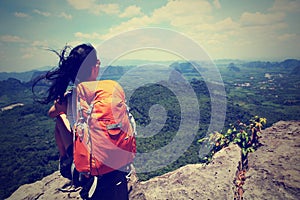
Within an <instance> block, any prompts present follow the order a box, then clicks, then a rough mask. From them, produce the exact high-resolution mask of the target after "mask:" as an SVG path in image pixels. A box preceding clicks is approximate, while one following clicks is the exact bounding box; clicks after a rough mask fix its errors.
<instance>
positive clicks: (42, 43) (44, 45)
mask: <svg viewBox="0 0 300 200" xmlns="http://www.w3.org/2000/svg"><path fill="white" fill-rule="evenodd" d="M31 46H33V47H40V48H47V47H48V46H49V44H48V42H47V41H38V40H35V41H33V42H32V43H31Z"/></svg>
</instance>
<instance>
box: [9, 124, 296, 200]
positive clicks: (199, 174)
mask: <svg viewBox="0 0 300 200" xmlns="http://www.w3.org/2000/svg"><path fill="white" fill-rule="evenodd" d="M260 141H261V143H262V146H261V147H260V148H259V149H258V150H257V151H256V152H254V153H251V154H249V156H248V162H249V163H248V166H249V169H248V170H247V172H246V174H245V175H246V177H245V181H244V184H243V188H242V198H243V199H244V200H250V199H251V200H252V199H260V200H262V199H298V195H297V194H299V193H300V156H299V150H300V121H280V122H277V123H276V124H274V125H273V126H272V127H270V128H267V129H265V130H263V131H262V138H261V139H260ZM240 158H241V156H240V149H239V147H237V146H236V145H230V146H229V147H227V148H224V149H222V150H221V151H220V152H218V153H216V154H215V155H214V157H213V160H212V162H211V163H209V164H207V165H206V164H191V165H186V166H184V167H181V168H179V169H177V170H175V171H173V172H169V173H167V174H164V175H162V176H159V177H155V178H152V179H150V180H148V181H144V182H138V181H137V182H136V181H134V180H132V181H131V182H130V183H129V184H130V185H131V186H133V189H132V190H131V192H130V199H133V200H152V199H162V200H163V199H169V200H170V199H176V200H178V199H201V200H202V199H237V198H241V196H240V197H237V196H236V193H237V187H236V185H235V180H236V178H237V171H238V170H237V166H238V163H239V161H240ZM68 183H69V181H68V180H67V179H65V178H63V177H62V176H61V175H60V174H59V172H55V173H53V174H51V175H49V176H47V177H45V178H43V179H42V180H40V181H37V182H35V183H32V184H27V185H23V186H21V187H20V188H19V189H18V190H16V191H15V192H14V193H13V194H12V195H11V196H10V197H9V198H8V200H22V199H23V200H25V199H26V200H29V199H39V200H42V199H47V200H48V199H51V200H52V199H80V196H79V192H78V191H77V192H61V191H59V190H58V188H59V187H62V186H63V185H67V184H68Z"/></svg>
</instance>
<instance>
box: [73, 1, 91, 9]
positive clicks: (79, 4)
mask: <svg viewBox="0 0 300 200" xmlns="http://www.w3.org/2000/svg"><path fill="white" fill-rule="evenodd" d="M68 3H69V4H70V5H71V6H73V7H74V8H75V9H77V10H86V9H91V8H93V6H94V5H95V1H94V0H85V1H82V0H68Z"/></svg>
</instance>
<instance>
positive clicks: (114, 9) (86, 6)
mask: <svg viewBox="0 0 300 200" xmlns="http://www.w3.org/2000/svg"><path fill="white" fill-rule="evenodd" d="M68 3H69V4H70V5H71V6H73V7H74V8H75V9H77V10H88V11H89V12H91V13H93V14H96V15H98V14H102V13H105V14H109V15H112V14H118V13H119V12H120V9H119V5H118V4H99V3H97V2H96V1H95V0H85V1H82V0H68Z"/></svg>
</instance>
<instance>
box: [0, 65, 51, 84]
mask: <svg viewBox="0 0 300 200" xmlns="http://www.w3.org/2000/svg"><path fill="white" fill-rule="evenodd" d="M51 68H52V67H49V66H46V67H41V68H38V69H35V70H30V71H25V72H0V81H3V80H7V79H9V78H15V79H18V80H20V81H21V82H28V81H30V80H31V79H32V77H33V76H34V74H36V73H40V72H43V71H47V70H50V69H51Z"/></svg>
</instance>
